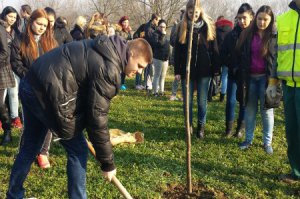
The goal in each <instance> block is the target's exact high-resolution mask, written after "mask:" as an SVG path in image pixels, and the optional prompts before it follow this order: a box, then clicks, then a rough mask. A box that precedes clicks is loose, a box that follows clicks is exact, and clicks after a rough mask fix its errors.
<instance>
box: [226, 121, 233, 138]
mask: <svg viewBox="0 0 300 199" xmlns="http://www.w3.org/2000/svg"><path fill="white" fill-rule="evenodd" d="M233 123H234V122H233V121H226V130H225V136H226V137H231V135H232V129H233Z"/></svg>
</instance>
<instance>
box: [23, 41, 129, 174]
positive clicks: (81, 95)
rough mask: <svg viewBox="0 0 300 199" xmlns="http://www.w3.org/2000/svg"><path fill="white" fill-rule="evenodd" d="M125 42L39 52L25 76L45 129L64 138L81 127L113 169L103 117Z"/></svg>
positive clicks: (104, 162) (105, 165)
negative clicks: (45, 121)
mask: <svg viewBox="0 0 300 199" xmlns="http://www.w3.org/2000/svg"><path fill="white" fill-rule="evenodd" d="M126 46H127V45H126V41H125V40H123V39H121V38H120V37H118V36H112V37H107V36H101V37H97V38H95V39H94V40H82V41H80V42H71V43H68V44H65V45H63V46H61V47H59V48H56V49H54V50H52V51H50V52H48V53H46V54H44V55H43V56H41V57H39V58H38V59H37V60H36V61H35V62H34V63H33V65H32V67H31V69H30V70H29V72H28V75H27V77H26V78H28V80H29V82H30V84H31V86H32V87H33V90H34V91H35V93H36V95H37V97H38V100H39V102H40V104H41V105H42V108H43V109H44V110H45V113H46V114H47V117H48V121H49V128H50V129H52V130H53V131H54V132H55V133H57V135H58V136H59V137H61V138H66V139H70V138H72V137H74V136H76V135H77V134H80V133H82V131H83V130H84V129H85V128H86V130H87V132H88V135H89V138H90V140H91V141H92V143H93V146H94V147H95V150H96V156H97V159H98V160H99V161H100V162H101V163H102V170H104V171H110V170H112V169H113V168H114V165H113V156H112V149H111V148H112V146H111V143H110V136H109V131H108V126H107V121H108V111H109V106H110V101H111V99H112V98H113V97H114V96H116V95H117V93H118V91H119V88H120V84H121V81H120V79H121V75H120V73H121V72H122V71H123V70H124V67H125V66H126V65H127V54H128V52H127V50H126ZM79 147H80V146H79Z"/></svg>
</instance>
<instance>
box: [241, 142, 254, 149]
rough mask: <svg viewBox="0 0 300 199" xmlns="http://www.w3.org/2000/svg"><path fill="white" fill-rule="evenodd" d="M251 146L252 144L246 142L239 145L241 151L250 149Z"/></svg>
mask: <svg viewBox="0 0 300 199" xmlns="http://www.w3.org/2000/svg"><path fill="white" fill-rule="evenodd" d="M251 144H252V143H251V142H247V141H244V142H242V143H241V144H240V145H239V147H240V149H241V150H245V149H248V148H249V147H250V146H251Z"/></svg>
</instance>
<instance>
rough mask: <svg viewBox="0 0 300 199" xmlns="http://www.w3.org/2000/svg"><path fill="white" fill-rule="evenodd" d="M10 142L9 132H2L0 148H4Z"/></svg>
mask: <svg viewBox="0 0 300 199" xmlns="http://www.w3.org/2000/svg"><path fill="white" fill-rule="evenodd" d="M11 141H12V137H11V131H8V130H7V131H4V135H3V139H2V141H1V146H5V145H7V144H8V143H10V142H11Z"/></svg>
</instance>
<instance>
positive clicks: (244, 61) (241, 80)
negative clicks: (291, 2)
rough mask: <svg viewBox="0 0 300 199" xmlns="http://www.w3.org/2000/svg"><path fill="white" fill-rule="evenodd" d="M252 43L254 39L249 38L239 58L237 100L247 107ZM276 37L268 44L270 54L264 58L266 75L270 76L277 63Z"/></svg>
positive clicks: (241, 49)
mask: <svg viewBox="0 0 300 199" xmlns="http://www.w3.org/2000/svg"><path fill="white" fill-rule="evenodd" d="M251 42H252V38H251V39H250V38H248V39H247V40H246V41H245V42H244V43H243V45H242V46H241V48H240V54H238V56H237V63H238V70H237V92H236V98H237V100H238V101H239V103H240V104H241V105H244V106H246V104H247V99H248V95H249V84H250V77H251V73H250V67H251V58H252V55H251ZM275 45H276V35H272V38H271V39H270V40H269V43H268V49H269V50H268V54H267V55H266V57H265V58H264V60H265V63H266V66H265V74H266V75H267V76H270V74H271V71H272V68H273V66H274V62H276V59H275V54H276V49H275Z"/></svg>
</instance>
